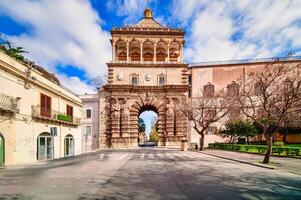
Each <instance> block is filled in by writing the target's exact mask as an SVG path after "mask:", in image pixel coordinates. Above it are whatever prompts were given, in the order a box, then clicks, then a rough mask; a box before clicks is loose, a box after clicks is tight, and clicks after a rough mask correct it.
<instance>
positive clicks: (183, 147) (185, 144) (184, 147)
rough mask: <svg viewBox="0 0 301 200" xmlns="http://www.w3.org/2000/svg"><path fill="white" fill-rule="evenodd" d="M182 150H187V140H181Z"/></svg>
mask: <svg viewBox="0 0 301 200" xmlns="http://www.w3.org/2000/svg"><path fill="white" fill-rule="evenodd" d="M181 151H187V140H182V141H181Z"/></svg>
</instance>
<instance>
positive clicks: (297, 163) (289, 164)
mask: <svg viewBox="0 0 301 200" xmlns="http://www.w3.org/2000/svg"><path fill="white" fill-rule="evenodd" d="M200 153H204V154H207V155H211V156H216V157H220V158H225V159H230V160H235V161H238V162H243V163H248V164H255V165H257V164H259V161H260V162H261V161H262V160H263V157H264V156H263V155H256V154H254V155H253V154H248V153H239V152H233V151H223V150H211V149H207V150H204V151H202V152H200ZM270 162H272V163H274V164H275V166H276V167H277V168H278V169H279V170H283V171H287V172H290V173H293V174H298V175H301V159H296V158H282V157H271V160H270Z"/></svg>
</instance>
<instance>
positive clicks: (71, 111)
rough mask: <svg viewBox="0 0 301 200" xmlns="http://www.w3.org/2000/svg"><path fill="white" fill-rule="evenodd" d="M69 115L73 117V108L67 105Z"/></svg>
mask: <svg viewBox="0 0 301 200" xmlns="http://www.w3.org/2000/svg"><path fill="white" fill-rule="evenodd" d="M67 115H68V116H70V117H73V107H72V106H69V105H67Z"/></svg>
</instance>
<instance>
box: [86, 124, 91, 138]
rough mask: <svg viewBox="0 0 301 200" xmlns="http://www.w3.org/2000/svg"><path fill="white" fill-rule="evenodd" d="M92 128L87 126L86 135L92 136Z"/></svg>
mask: <svg viewBox="0 0 301 200" xmlns="http://www.w3.org/2000/svg"><path fill="white" fill-rule="evenodd" d="M91 132H92V128H91V126H86V135H87V136H91Z"/></svg>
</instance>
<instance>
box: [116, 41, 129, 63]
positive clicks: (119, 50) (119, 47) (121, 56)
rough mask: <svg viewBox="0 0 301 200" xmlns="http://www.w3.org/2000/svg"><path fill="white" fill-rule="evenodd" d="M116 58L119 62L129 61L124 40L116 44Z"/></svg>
mask: <svg viewBox="0 0 301 200" xmlns="http://www.w3.org/2000/svg"><path fill="white" fill-rule="evenodd" d="M116 58H117V60H118V61H126V59H127V50H126V43H125V41H123V40H119V41H117V42H116Z"/></svg>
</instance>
